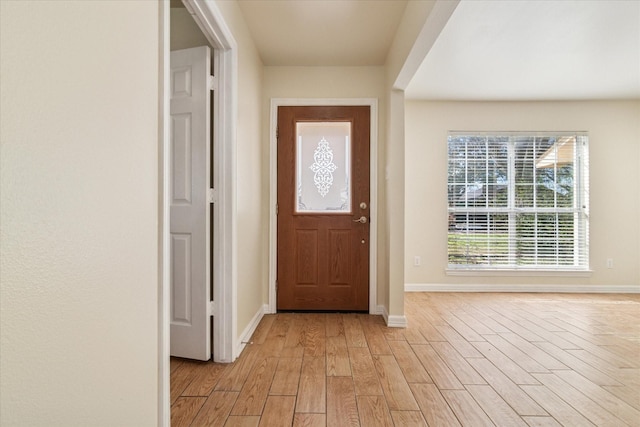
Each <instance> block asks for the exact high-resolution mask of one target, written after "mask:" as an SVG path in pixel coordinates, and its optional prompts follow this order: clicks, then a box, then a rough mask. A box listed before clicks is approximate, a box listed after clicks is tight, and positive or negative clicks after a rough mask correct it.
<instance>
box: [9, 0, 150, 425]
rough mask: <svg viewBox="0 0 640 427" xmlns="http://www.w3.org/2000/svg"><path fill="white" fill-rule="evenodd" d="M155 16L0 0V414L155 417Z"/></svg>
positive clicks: (133, 420) (51, 421) (42, 419)
mask: <svg viewBox="0 0 640 427" xmlns="http://www.w3.org/2000/svg"><path fill="white" fill-rule="evenodd" d="M158 13H159V12H158V4H157V3H156V2H149V1H126V2H113V1H89V2H66V1H56V2H43V1H20V2H18V1H2V2H0V19H1V21H0V31H1V33H0V43H1V46H0V49H1V56H0V57H1V74H2V79H1V80H0V85H1V91H2V97H1V105H0V110H1V146H0V147H1V148H0V149H1V156H0V165H1V166H0V171H1V172H0V173H1V175H0V176H1V181H0V186H1V194H0V197H1V203H0V217H1V229H0V230H1V237H0V254H1V261H0V271H1V278H0V283H1V296H0V301H1V302H0V304H1V310H0V311H1V314H0V319H1V323H2V327H1V333H0V337H1V338H0V349H1V350H0V351H1V362H0V363H1V365H0V366H1V369H0V371H1V380H0V383H1V385H0V424H2V425H3V426H16V425H20V426H100V425H103V426H124V425H130V426H153V425H157V413H158V403H157V401H158V394H157V393H158V372H157V371H158V358H157V354H158V341H157V334H158V291H159V290H158V265H159V261H158V222H159V217H158V146H159V145H158V49H159V45H158V34H159V31H158V22H159V18H158Z"/></svg>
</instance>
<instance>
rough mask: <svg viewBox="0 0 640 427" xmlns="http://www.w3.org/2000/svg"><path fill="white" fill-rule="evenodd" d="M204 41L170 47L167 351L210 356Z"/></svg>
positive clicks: (208, 62) (208, 61)
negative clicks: (189, 45) (178, 47)
mask: <svg viewBox="0 0 640 427" xmlns="http://www.w3.org/2000/svg"><path fill="white" fill-rule="evenodd" d="M210 71H211V52H210V50H209V48H208V47H206V46H203V47H197V48H192V49H185V50H178V51H174V52H171V152H170V155H171V160H170V163H171V178H170V179H171V184H170V194H171V213H170V214H171V355H172V356H178V357H185V358H189V359H197V360H209V359H210V358H211V322H210V317H209V310H208V307H209V306H210V300H211V290H210V277H211V271H210V270H211V265H210V262H209V261H210V250H211V249H210V247H211V246H210V216H209V203H208V201H207V190H208V188H209V176H210V168H211V165H210V140H211V138H210V132H211V127H210V117H211V115H210V103H209V89H208V86H207V81H208V78H209V75H210Z"/></svg>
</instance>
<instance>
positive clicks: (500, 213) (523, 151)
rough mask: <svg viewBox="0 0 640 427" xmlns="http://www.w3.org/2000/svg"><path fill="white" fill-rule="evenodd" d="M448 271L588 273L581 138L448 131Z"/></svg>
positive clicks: (585, 180)
mask: <svg viewBox="0 0 640 427" xmlns="http://www.w3.org/2000/svg"><path fill="white" fill-rule="evenodd" d="M448 149H449V150H448V153H449V154H448V191H447V193H448V207H449V223H448V255H449V256H448V259H449V268H452V269H506V270H514V269H524V270H528V269H544V270H587V269H588V268H589V251H588V248H589V173H588V168H589V160H588V137H587V135H586V134H584V133H564V132H562V133H559V132H554V133H531V134H524V133H492V134H487V133H477V132H474V133H450V134H449V138H448Z"/></svg>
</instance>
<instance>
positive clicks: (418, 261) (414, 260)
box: [413, 255, 422, 267]
mask: <svg viewBox="0 0 640 427" xmlns="http://www.w3.org/2000/svg"><path fill="white" fill-rule="evenodd" d="M421 263H422V259H420V257H419V256H417V255H416V256H414V257H413V265H414V267H418V266H419V265H420V264H421Z"/></svg>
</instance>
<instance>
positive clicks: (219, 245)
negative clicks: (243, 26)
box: [184, 0, 238, 362]
mask: <svg viewBox="0 0 640 427" xmlns="http://www.w3.org/2000/svg"><path fill="white" fill-rule="evenodd" d="M184 4H185V7H186V8H187V10H188V11H189V13H190V14H191V16H192V17H193V19H194V21H195V22H196V24H198V26H199V27H200V29H201V30H202V33H203V34H204V35H205V36H206V37H207V40H209V42H210V43H211V45H212V46H213V47H214V68H215V70H214V74H215V75H216V76H217V79H218V90H216V91H215V92H214V123H213V129H214V134H213V141H214V142H213V145H214V147H213V150H214V156H213V157H214V165H213V166H212V167H213V168H214V171H215V172H214V178H213V180H214V188H215V189H216V191H217V192H218V200H219V203H217V204H214V220H213V229H214V231H213V233H214V245H213V264H214V265H213V268H212V270H213V272H214V273H213V274H214V284H215V286H214V293H213V299H214V301H215V304H216V310H215V311H216V313H217V316H216V318H215V321H214V323H213V359H214V361H216V362H233V361H234V360H235V358H236V357H237V356H238V353H236V352H235V349H236V347H237V346H236V341H237V339H236V337H237V318H236V315H235V313H236V308H237V290H236V289H237V286H236V282H237V256H236V250H237V249H236V248H237V226H236V179H235V178H236V169H235V161H236V144H235V140H236V122H237V120H236V118H237V78H236V76H237V75H238V65H237V64H238V60H237V49H236V47H237V44H236V41H235V39H234V38H233V35H232V34H231V31H230V30H229V28H228V27H227V25H226V23H225V20H224V17H223V15H222V12H221V11H220V9H219V8H218V6H217V5H216V4H215V2H213V1H204V2H197V1H195V0H184Z"/></svg>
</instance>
